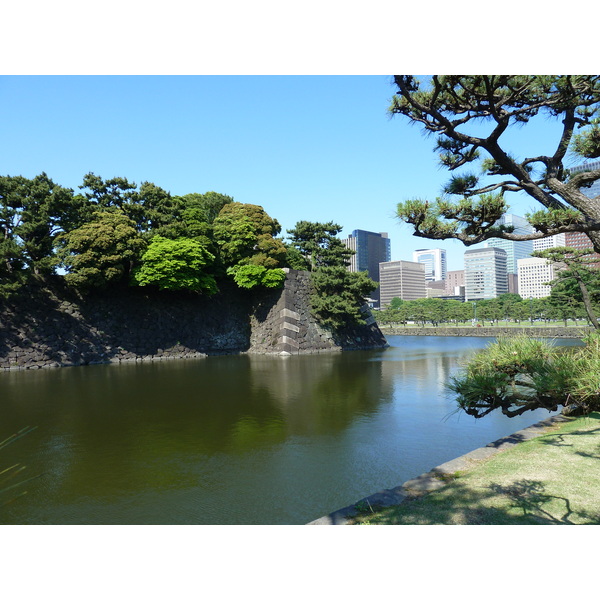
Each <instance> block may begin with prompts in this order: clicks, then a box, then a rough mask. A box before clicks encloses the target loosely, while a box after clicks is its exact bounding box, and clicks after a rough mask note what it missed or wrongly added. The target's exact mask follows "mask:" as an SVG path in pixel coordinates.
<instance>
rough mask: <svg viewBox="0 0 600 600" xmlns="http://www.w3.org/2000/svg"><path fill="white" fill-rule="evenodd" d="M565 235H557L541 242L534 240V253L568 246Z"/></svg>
mask: <svg viewBox="0 0 600 600" xmlns="http://www.w3.org/2000/svg"><path fill="white" fill-rule="evenodd" d="M565 235H566V234H565V233H557V234H556V235H551V236H550V237H547V238H542V239H541V240H533V251H534V252H536V251H538V250H548V249H550V248H559V247H562V246H566V245H567V244H566V240H565Z"/></svg>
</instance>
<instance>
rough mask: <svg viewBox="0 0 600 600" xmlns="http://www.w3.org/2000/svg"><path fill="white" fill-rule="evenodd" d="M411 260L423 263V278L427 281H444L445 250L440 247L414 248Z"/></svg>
mask: <svg viewBox="0 0 600 600" xmlns="http://www.w3.org/2000/svg"><path fill="white" fill-rule="evenodd" d="M413 262H419V263H422V264H424V265H425V279H426V280H427V281H444V280H445V279H446V269H447V267H446V251H445V250H442V248H434V249H433V250H415V251H414V252H413Z"/></svg>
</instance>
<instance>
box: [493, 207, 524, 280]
mask: <svg viewBox="0 0 600 600" xmlns="http://www.w3.org/2000/svg"><path fill="white" fill-rule="evenodd" d="M494 225H506V226H511V227H514V231H513V233H516V234H520V235H525V234H528V233H533V227H532V226H531V225H530V224H529V223H528V222H527V220H526V219H524V218H523V217H518V216H517V215H503V216H502V217H501V218H500V219H498V220H497V221H496V222H495V223H494ZM487 247H488V248H502V250H504V251H505V252H506V261H507V262H506V272H507V273H512V274H513V275H516V274H517V272H518V270H517V260H519V259H520V258H528V257H529V256H531V253H532V252H533V241H531V240H530V241H527V242H513V241H512V240H503V239H500V238H491V239H489V240H488V241H487Z"/></svg>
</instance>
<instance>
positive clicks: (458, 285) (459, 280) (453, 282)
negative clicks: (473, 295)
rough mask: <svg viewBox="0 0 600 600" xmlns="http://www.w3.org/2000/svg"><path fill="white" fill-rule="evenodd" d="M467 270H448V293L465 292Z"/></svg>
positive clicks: (457, 294) (458, 294)
mask: <svg viewBox="0 0 600 600" xmlns="http://www.w3.org/2000/svg"><path fill="white" fill-rule="evenodd" d="M464 288H465V270H464V269H462V270H460V271H448V273H447V274H446V293H447V294H448V295H449V296H450V295H453V294H454V295H455V296H461V295H463V294H464V293H465V289H464Z"/></svg>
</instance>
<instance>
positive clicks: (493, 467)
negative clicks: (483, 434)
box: [355, 413, 600, 525]
mask: <svg viewBox="0 0 600 600" xmlns="http://www.w3.org/2000/svg"><path fill="white" fill-rule="evenodd" d="M355 521H356V522H357V523H358V524H371V525H529V524H532V525H533V524H542V525H544V524H546V525H549V524H557V525H570V524H600V413H592V414H591V415H589V416H587V417H579V418H577V419H573V420H571V421H569V422H567V423H563V424H560V425H556V426H554V427H552V428H549V429H548V430H547V432H546V433H545V434H543V435H542V436H540V437H538V438H535V439H532V440H528V441H525V442H522V443H520V444H517V445H516V446H514V447H513V448H510V449H509V450H505V451H503V452H500V453H498V454H496V455H495V456H493V457H491V458H489V459H488V460H486V461H483V462H482V463H479V464H478V465H477V466H474V467H473V468H472V469H470V470H468V471H464V472H462V473H460V474H459V476H458V477H457V478H456V479H454V481H452V482H451V483H448V485H446V486H445V487H443V488H441V489H439V490H436V491H434V492H430V493H429V494H426V495H424V496H422V497H419V498H416V499H414V500H409V501H407V502H405V503H403V504H401V505H398V506H395V507H389V508H380V509H377V508H375V509H374V512H369V513H364V514H362V515H360V516H358V517H356V519H355Z"/></svg>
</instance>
